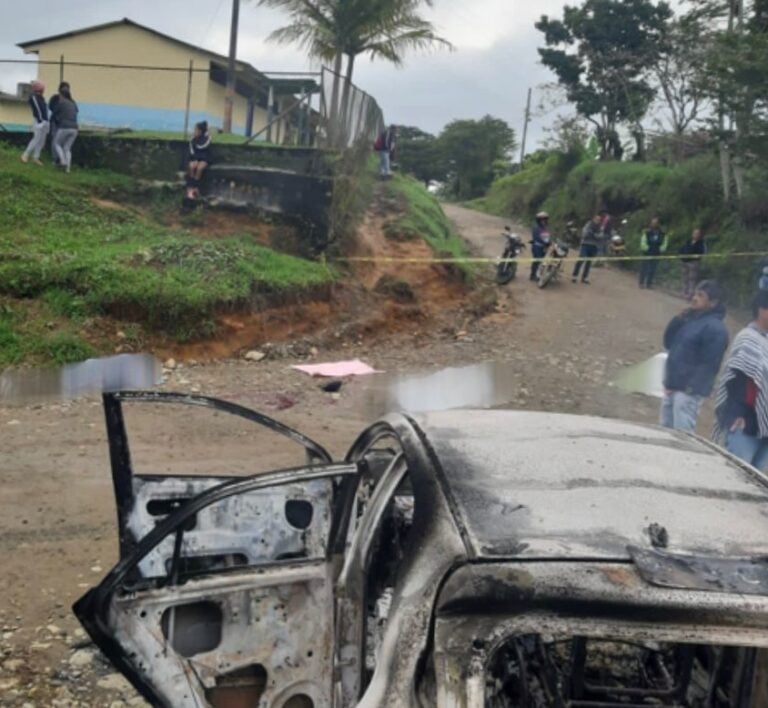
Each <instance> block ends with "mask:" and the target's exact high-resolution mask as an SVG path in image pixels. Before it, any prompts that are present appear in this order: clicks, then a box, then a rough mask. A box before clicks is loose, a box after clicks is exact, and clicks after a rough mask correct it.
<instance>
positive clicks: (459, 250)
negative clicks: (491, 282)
mask: <svg viewBox="0 0 768 708" xmlns="http://www.w3.org/2000/svg"><path fill="white" fill-rule="evenodd" d="M386 188H387V190H388V191H389V193H390V194H392V195H393V196H394V197H395V199H397V201H398V202H399V203H400V205H401V208H402V213H401V214H400V216H398V217H397V218H396V219H395V220H394V221H393V222H392V223H391V224H390V225H389V226H388V227H387V231H388V232H389V234H390V235H391V237H393V238H400V239H404V240H409V239H414V238H422V239H424V240H425V241H426V242H427V243H428V244H429V246H430V247H431V248H432V250H433V251H434V252H435V254H436V255H438V256H443V257H451V258H463V257H465V256H468V255H469V252H468V250H467V244H466V242H465V241H464V240H463V239H462V238H461V237H460V236H459V235H458V234H457V233H456V232H455V231H454V230H453V227H452V226H451V223H450V221H448V218H447V217H446V215H445V212H443V209H442V207H441V206H440V202H438V201H437V199H436V198H435V197H434V196H433V195H432V194H430V193H429V192H428V191H427V190H426V189H425V187H424V185H423V184H422V183H421V182H419V181H418V180H416V179H414V178H413V177H408V176H405V175H401V174H394V175H393V177H392V179H391V180H390V181H389V182H387V183H386ZM458 265H459V267H460V268H461V269H462V270H463V271H464V272H466V273H468V274H469V273H471V272H473V271H474V268H472V267H471V265H470V264H464V263H461V264H458Z"/></svg>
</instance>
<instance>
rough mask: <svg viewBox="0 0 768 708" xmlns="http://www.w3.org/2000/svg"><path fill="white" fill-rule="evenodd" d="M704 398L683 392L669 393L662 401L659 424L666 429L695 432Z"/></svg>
mask: <svg viewBox="0 0 768 708" xmlns="http://www.w3.org/2000/svg"><path fill="white" fill-rule="evenodd" d="M703 401H704V396H693V395H691V394H688V393H683V392H682V391H672V393H667V394H665V395H664V398H663V399H662V401H661V414H660V416H659V422H660V423H661V424H662V425H663V426H664V427H665V428H674V429H675V430H686V431H688V432H691V433H692V432H694V431H695V430H696V421H697V420H698V419H699V411H700V410H701V404H702V402H703Z"/></svg>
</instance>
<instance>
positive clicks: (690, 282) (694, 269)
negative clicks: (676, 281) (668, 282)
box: [683, 261, 701, 297]
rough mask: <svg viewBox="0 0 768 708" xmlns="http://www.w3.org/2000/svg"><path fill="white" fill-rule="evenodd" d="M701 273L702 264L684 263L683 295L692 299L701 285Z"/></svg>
mask: <svg viewBox="0 0 768 708" xmlns="http://www.w3.org/2000/svg"><path fill="white" fill-rule="evenodd" d="M700 273H701V263H699V261H691V262H690V263H683V294H684V295H685V297H691V295H693V291H694V290H695V289H696V286H697V285H698V284H699V274H700Z"/></svg>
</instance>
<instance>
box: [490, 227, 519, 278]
mask: <svg viewBox="0 0 768 708" xmlns="http://www.w3.org/2000/svg"><path fill="white" fill-rule="evenodd" d="M504 238H505V239H506V242H505V244H504V252H503V253H502V254H501V259H500V260H499V262H498V264H497V266H496V283H497V284H498V285H506V284H507V283H508V282H509V281H510V280H513V279H514V277H515V276H516V275H517V261H516V260H515V259H516V258H517V257H518V256H519V255H520V253H521V251H522V250H523V249H524V248H525V244H524V243H523V240H522V239H521V238H520V237H519V236H518V235H517V234H515V233H512V230H511V229H510V228H509V226H505V227H504Z"/></svg>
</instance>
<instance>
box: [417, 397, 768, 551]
mask: <svg viewBox="0 0 768 708" xmlns="http://www.w3.org/2000/svg"><path fill="white" fill-rule="evenodd" d="M414 420H415V421H416V422H417V424H418V425H419V427H421V428H422V430H423V432H424V433H425V435H426V438H427V439H428V440H429V443H430V445H431V446H432V448H433V450H434V452H435V453H436V456H437V459H438V460H439V463H440V466H441V467H442V471H441V474H440V477H441V479H442V482H443V485H444V487H445V491H446V494H447V495H448V497H449V500H450V502H451V504H452V507H453V510H454V514H455V516H456V519H457V522H458V523H459V525H460V526H461V527H463V530H464V532H465V537H466V539H467V540H468V542H469V544H470V546H471V547H472V550H473V552H474V554H475V556H476V557H478V558H494V559H497V558H521V559H531V558H541V559H580V558H589V559H609V558H610V559H619V560H624V559H626V560H629V559H630V554H629V552H628V550H627V547H628V546H632V545H634V546H642V547H646V548H649V547H650V546H651V545H652V540H651V538H650V537H651V536H652V535H653V532H654V531H655V532H656V534H657V535H659V536H661V539H654V542H653V545H662V546H664V545H666V543H667V539H668V547H669V550H670V551H671V552H674V553H681V554H683V553H690V554H702V555H714V556H720V555H727V556H730V557H734V556H744V557H748V556H751V557H754V556H765V555H768V479H767V478H766V477H765V476H764V475H762V474H760V473H759V472H757V471H756V470H754V469H752V468H750V467H748V466H746V465H743V464H741V463H739V462H738V461H736V460H735V459H734V458H731V457H729V456H728V455H727V454H726V453H724V452H723V451H721V450H719V449H718V448H716V447H715V446H713V445H710V444H709V443H707V442H706V441H704V440H702V439H699V438H696V437H694V436H690V435H686V434H683V433H677V432H674V431H671V430H665V429H662V428H658V427H655V426H650V425H640V424H635V423H627V422H621V421H615V420H609V419H603V418H594V417H587V416H572V415H559V414H551V413H530V412H519V411H495V410H491V411H488V410H471V411H467V410H460V411H446V412H438V413H427V414H423V415H419V416H414Z"/></svg>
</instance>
